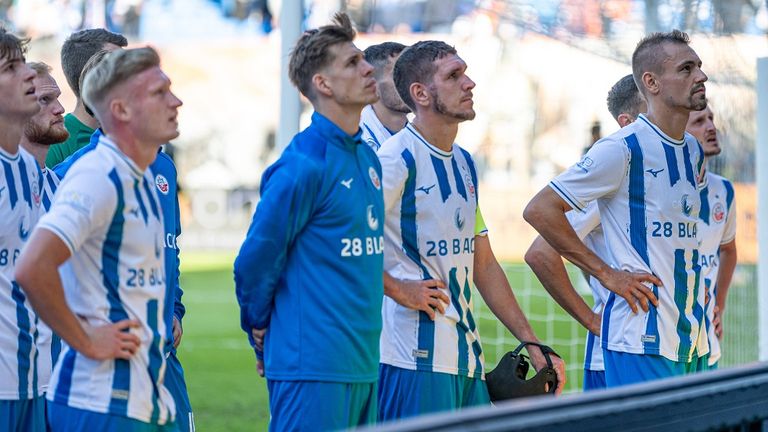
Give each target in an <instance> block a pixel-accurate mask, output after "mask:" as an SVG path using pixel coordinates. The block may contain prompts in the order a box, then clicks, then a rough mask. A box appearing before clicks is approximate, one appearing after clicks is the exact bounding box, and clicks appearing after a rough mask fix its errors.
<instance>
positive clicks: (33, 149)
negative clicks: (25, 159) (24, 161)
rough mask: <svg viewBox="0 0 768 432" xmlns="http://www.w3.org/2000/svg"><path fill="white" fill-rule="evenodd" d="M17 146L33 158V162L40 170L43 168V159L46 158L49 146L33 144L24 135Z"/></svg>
mask: <svg viewBox="0 0 768 432" xmlns="http://www.w3.org/2000/svg"><path fill="white" fill-rule="evenodd" d="M19 145H20V146H21V147H24V150H26V151H28V152H29V153H30V154H31V155H32V156H34V157H35V160H36V161H37V164H38V165H39V166H40V168H41V169H42V168H45V158H46V157H47V156H48V149H49V148H50V146H47V145H44V144H40V143H33V142H31V141H29V140H28V139H27V136H26V135H22V137H21V141H20V144H19Z"/></svg>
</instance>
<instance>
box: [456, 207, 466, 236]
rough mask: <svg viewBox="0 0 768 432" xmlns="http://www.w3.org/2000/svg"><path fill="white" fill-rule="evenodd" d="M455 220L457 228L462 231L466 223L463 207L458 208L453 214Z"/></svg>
mask: <svg viewBox="0 0 768 432" xmlns="http://www.w3.org/2000/svg"><path fill="white" fill-rule="evenodd" d="M453 222H454V224H456V228H458V229H459V231H462V230H463V229H464V225H465V224H466V222H467V221H466V219H465V218H464V217H462V216H461V207H459V208H457V209H456V213H454V214H453Z"/></svg>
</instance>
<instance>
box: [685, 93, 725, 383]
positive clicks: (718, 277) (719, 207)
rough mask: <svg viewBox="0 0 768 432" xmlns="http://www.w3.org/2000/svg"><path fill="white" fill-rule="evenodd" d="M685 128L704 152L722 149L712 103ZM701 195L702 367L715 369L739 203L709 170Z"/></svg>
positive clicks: (708, 154)
mask: <svg viewBox="0 0 768 432" xmlns="http://www.w3.org/2000/svg"><path fill="white" fill-rule="evenodd" d="M685 129H686V131H688V133H690V134H691V135H693V136H694V137H696V139H697V140H698V141H699V144H701V146H702V148H703V149H704V156H706V157H708V158H709V157H714V156H717V155H719V154H720V152H721V151H722V148H721V147H720V142H719V141H718V139H717V128H716V127H715V123H714V114H713V113H712V110H711V109H710V108H709V107H707V108H705V109H703V110H701V111H693V112H691V115H690V117H688V125H687V126H686V128H685ZM705 169H706V166H705ZM700 196H701V211H700V212H699V216H700V217H701V221H702V223H700V224H699V232H700V233H701V235H700V238H701V246H700V249H701V277H702V278H703V279H704V285H705V287H706V289H707V299H706V324H707V339H708V341H709V354H708V355H705V356H704V357H705V359H704V361H702V362H700V365H699V366H700V369H709V368H711V369H715V368H717V362H718V360H719V359H720V357H721V351H720V338H722V337H723V328H722V323H723V313H724V312H725V305H726V298H727V296H728V288H729V287H730V285H731V278H732V277H733V271H734V270H735V269H736V259H737V251H736V204H735V202H734V192H733V185H732V184H731V182H730V181H729V180H728V179H726V178H724V177H722V176H719V175H717V174H715V173H713V172H710V171H708V170H707V171H706V175H705V176H704V187H703V188H702V189H701V192H700Z"/></svg>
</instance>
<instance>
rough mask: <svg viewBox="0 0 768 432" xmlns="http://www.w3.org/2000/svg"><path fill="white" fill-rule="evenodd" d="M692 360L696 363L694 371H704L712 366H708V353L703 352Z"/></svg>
mask: <svg viewBox="0 0 768 432" xmlns="http://www.w3.org/2000/svg"><path fill="white" fill-rule="evenodd" d="M693 362H694V363H695V364H696V372H706V371H708V370H712V368H711V367H710V366H709V353H707V354H704V355H703V356H701V357H699V358H698V359H696V360H694V361H693Z"/></svg>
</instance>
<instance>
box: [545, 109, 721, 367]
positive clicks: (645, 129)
mask: <svg viewBox="0 0 768 432" xmlns="http://www.w3.org/2000/svg"><path fill="white" fill-rule="evenodd" d="M702 164H703V156H702V151H701V147H700V146H699V144H698V142H696V139H695V138H694V137H693V136H691V135H690V134H687V133H686V134H685V136H684V138H683V139H682V140H675V139H672V138H670V137H669V136H667V135H665V134H664V133H663V132H662V131H661V130H659V129H658V128H657V127H656V126H655V125H653V124H652V123H651V122H650V121H649V120H648V119H647V118H646V117H645V116H644V115H640V116H639V117H638V121H636V122H634V123H632V124H630V125H628V126H626V127H624V128H622V129H621V130H619V131H618V132H616V133H614V134H612V135H610V136H608V137H606V138H604V139H602V140H600V141H598V142H597V143H596V144H595V145H594V146H593V147H592V148H591V149H590V150H589V152H587V154H586V155H585V156H584V158H583V159H582V160H581V161H580V162H579V163H577V164H576V165H574V166H573V167H571V168H569V169H568V170H567V171H565V172H564V173H563V174H561V175H559V176H558V177H556V178H555V179H554V180H552V182H551V183H550V187H552V189H553V190H555V191H556V192H557V193H558V194H559V195H560V196H561V197H562V198H563V199H564V200H565V201H566V202H568V203H569V204H570V205H571V206H572V207H574V208H576V209H578V210H583V209H584V208H585V207H586V205H587V203H588V202H590V201H593V200H597V204H598V209H599V211H600V218H601V222H602V226H603V230H604V233H605V239H606V243H607V246H608V250H609V252H610V254H611V256H613V258H614V259H615V263H616V265H617V267H618V268H619V269H621V270H627V271H633V272H647V273H653V274H655V275H656V276H658V277H659V278H660V279H661V281H662V284H663V286H661V287H657V286H651V287H649V288H651V289H652V290H653V292H654V293H655V294H656V296H657V297H658V299H659V306H658V308H656V307H652V308H651V309H650V311H649V312H647V313H646V312H642V311H640V312H639V313H637V314H635V313H633V312H632V310H631V309H630V308H629V305H628V304H627V302H626V301H625V300H624V299H623V298H621V297H618V296H616V295H615V294H614V293H611V294H610V295H609V296H608V300H607V302H606V305H605V308H604V311H603V324H602V330H601V338H602V346H603V348H607V349H610V350H614V351H620V352H628V353H635V354H656V355H661V356H664V357H665V358H667V359H669V360H672V361H679V362H690V361H691V360H692V358H693V355H694V352H695V350H696V348H697V343H699V342H700V343H699V346H698V353H699V354H706V353H707V352H708V348H707V347H706V339H704V341H699V339H700V334H701V332H700V330H701V329H702V326H703V325H704V298H705V291H704V289H703V283H702V280H701V266H700V253H699V240H700V238H701V237H700V235H699V233H697V230H698V225H699V208H700V198H699V189H698V187H699V183H700V181H701V179H700V175H701V174H700V173H701V167H702Z"/></svg>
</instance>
